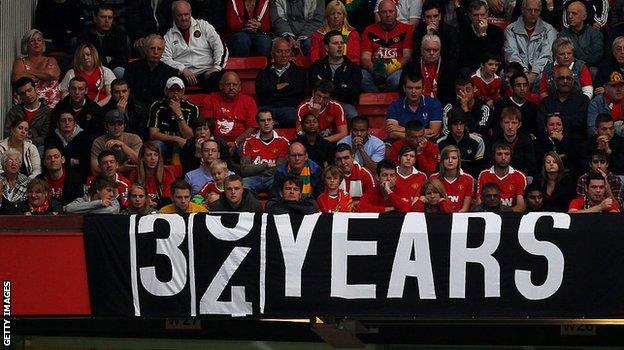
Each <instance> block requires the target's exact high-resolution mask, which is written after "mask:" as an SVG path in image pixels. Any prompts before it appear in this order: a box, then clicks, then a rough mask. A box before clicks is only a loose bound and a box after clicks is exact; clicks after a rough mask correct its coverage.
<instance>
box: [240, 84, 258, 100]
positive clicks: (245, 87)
mask: <svg viewBox="0 0 624 350" xmlns="http://www.w3.org/2000/svg"><path fill="white" fill-rule="evenodd" d="M241 92H242V93H243V94H245V95H249V96H251V97H253V98H256V81H255V80H242V81H241Z"/></svg>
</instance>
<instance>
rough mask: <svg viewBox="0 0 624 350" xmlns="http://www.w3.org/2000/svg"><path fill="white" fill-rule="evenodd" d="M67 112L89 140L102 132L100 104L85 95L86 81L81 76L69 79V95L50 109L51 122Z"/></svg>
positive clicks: (56, 120)
mask: <svg viewBox="0 0 624 350" xmlns="http://www.w3.org/2000/svg"><path fill="white" fill-rule="evenodd" d="M65 112H69V113H71V115H72V116H73V117H74V122H75V123H76V124H77V125H78V126H80V128H81V129H82V130H84V132H85V135H86V136H87V137H88V138H89V140H91V141H92V140H94V139H95V138H96V137H98V136H100V135H102V134H104V123H103V115H102V111H101V108H100V106H99V105H98V104H97V103H95V102H94V101H93V100H92V99H91V98H89V97H88V96H87V81H86V80H85V78H83V77H81V76H77V77H73V78H72V79H70V81H69V95H68V96H66V97H65V98H63V99H62V100H61V102H59V103H58V104H57V105H56V107H54V109H53V110H52V116H51V118H52V122H57V123H58V121H59V118H60V116H61V114H62V113H65Z"/></svg>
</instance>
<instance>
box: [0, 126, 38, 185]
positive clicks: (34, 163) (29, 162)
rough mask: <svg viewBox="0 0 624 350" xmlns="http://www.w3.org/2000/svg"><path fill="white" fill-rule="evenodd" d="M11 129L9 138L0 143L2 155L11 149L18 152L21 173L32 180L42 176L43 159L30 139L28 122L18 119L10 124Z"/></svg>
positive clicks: (0, 153)
mask: <svg viewBox="0 0 624 350" xmlns="http://www.w3.org/2000/svg"><path fill="white" fill-rule="evenodd" d="M9 128H10V129H9V130H10V134H9V137H7V138H5V139H4V140H2V141H0V155H2V154H3V153H5V152H7V151H8V150H9V149H15V150H17V151H18V152H19V154H20V155H21V162H20V165H21V167H20V173H22V174H24V175H26V176H28V178H29V179H31V180H32V179H34V178H35V177H37V175H39V174H41V158H40V157H39V151H38V150H37V146H35V145H34V144H33V143H32V141H30V139H29V138H28V134H29V132H30V127H29V126H28V122H27V121H26V120H24V119H22V120H18V119H16V120H13V121H12V122H11V124H9Z"/></svg>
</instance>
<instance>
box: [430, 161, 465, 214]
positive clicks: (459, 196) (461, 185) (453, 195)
mask: <svg viewBox="0 0 624 350" xmlns="http://www.w3.org/2000/svg"><path fill="white" fill-rule="evenodd" d="M431 178H432V179H438V180H440V182H442V186H444V190H445V191H446V196H447V198H448V202H449V203H451V210H452V211H453V212H458V211H459V210H460V209H461V208H462V206H463V205H464V199H465V198H466V197H472V196H473V194H474V178H473V177H472V176H470V174H466V173H464V172H463V171H461V170H460V173H459V177H458V178H456V179H455V180H453V181H449V180H447V179H446V178H444V177H443V178H440V177H439V174H438V173H435V174H432V175H431Z"/></svg>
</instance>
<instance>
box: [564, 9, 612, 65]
mask: <svg viewBox="0 0 624 350" xmlns="http://www.w3.org/2000/svg"><path fill="white" fill-rule="evenodd" d="M568 4H569V5H568V8H567V9H566V20H567V22H568V26H567V28H563V29H562V30H561V32H559V34H558V37H560V38H561V37H567V38H569V39H570V40H571V42H572V44H573V47H574V56H575V57H576V58H578V59H579V60H581V61H583V62H585V63H587V64H588V65H590V66H592V67H596V66H598V64H599V63H600V60H601V59H602V54H603V51H604V47H603V44H604V40H603V37H602V33H601V32H600V30H599V29H597V28H595V27H594V26H592V25H587V24H585V19H587V8H586V7H585V4H583V1H580V0H574V1H570V2H569V3H568Z"/></svg>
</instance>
